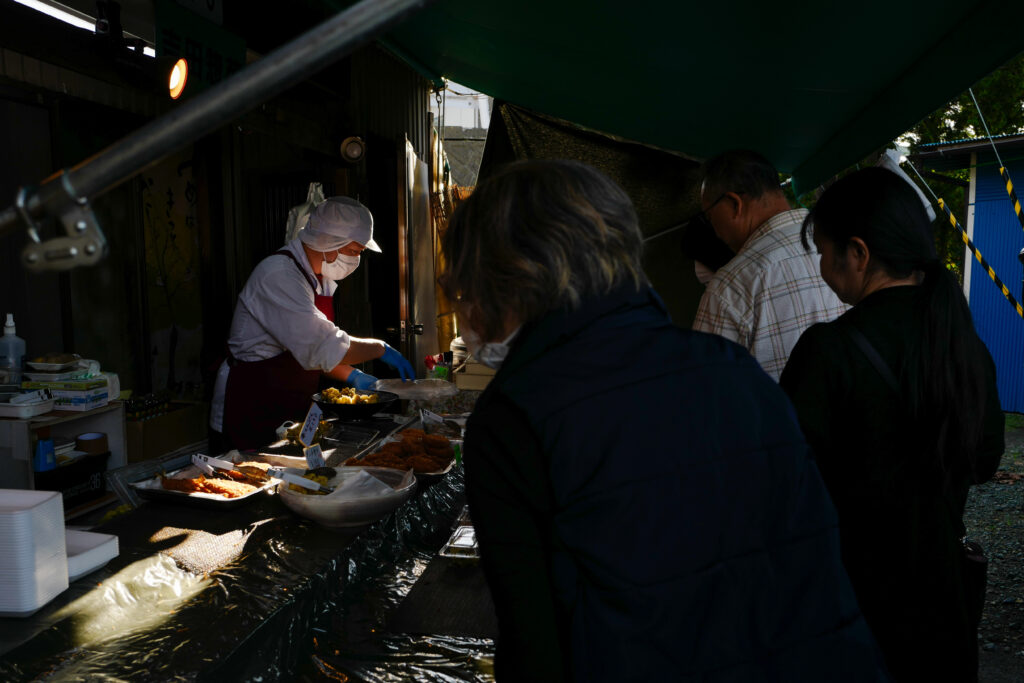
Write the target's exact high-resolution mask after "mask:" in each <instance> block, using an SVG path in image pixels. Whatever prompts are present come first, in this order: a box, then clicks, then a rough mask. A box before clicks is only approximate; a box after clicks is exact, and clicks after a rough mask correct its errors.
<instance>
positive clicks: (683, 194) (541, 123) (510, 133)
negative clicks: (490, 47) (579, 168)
mask: <svg viewBox="0 0 1024 683" xmlns="http://www.w3.org/2000/svg"><path fill="white" fill-rule="evenodd" d="M566 158H567V159H577V160H579V161H583V162H585V163H587V164H590V165H591V166H593V167H595V168H597V169H598V170H600V171H602V172H603V173H605V174H606V175H607V176H608V177H610V178H611V179H612V180H614V181H615V182H617V183H618V184H619V185H620V186H621V187H622V188H623V189H624V190H625V191H626V194H628V195H629V198H630V199H631V200H632V201H633V206H634V207H636V212H637V218H638V219H639V222H640V230H641V232H642V233H643V235H644V238H645V239H646V240H647V241H646V242H645V244H644V272H645V273H646V274H647V277H648V278H650V280H651V284H652V285H654V288H655V289H657V290H658V293H659V294H661V296H662V298H663V299H664V301H665V304H666V305H667V306H668V309H669V313H670V315H671V316H672V319H673V320H674V321H675V322H676V323H677V324H680V325H684V326H689V324H690V322H691V321H692V320H693V316H694V314H695V313H696V311H697V304H698V303H699V301H700V296H701V294H702V293H703V291H704V288H703V287H701V286H700V285H699V284H698V282H697V279H696V276H695V275H694V274H693V263H692V261H691V260H690V259H692V255H690V254H689V253H688V251H687V243H688V241H689V240H688V239H687V234H688V231H687V230H685V229H682V227H681V226H682V225H683V224H685V223H686V222H687V221H688V220H689V219H691V218H692V217H693V216H695V215H696V214H698V213H699V212H700V203H699V199H698V194H699V193H698V184H699V182H700V180H699V176H700V173H699V168H700V165H699V164H698V163H697V162H696V161H694V160H692V159H689V158H687V157H685V156H681V155H678V154H671V153H668V152H665V151H663V150H660V149H657V148H653V147H648V146H645V145H640V144H637V143H634V142H629V141H623V140H619V139H616V138H613V137H609V136H607V135H603V134H600V133H596V132H594V131H589V130H585V129H581V128H579V127H577V126H574V125H572V124H571V123H568V122H566V121H561V120H559V119H555V118H552V117H549V116H544V115H542V114H538V113H536V112H530V111H527V110H525V109H523V108H521V107H516V106H514V105H510V104H507V103H503V102H498V103H496V104H495V107H494V114H493V115H492V116H491V125H490V129H489V130H488V133H487V146H486V148H485V149H484V156H483V160H482V162H481V164H480V179H481V180H482V179H484V178H486V177H487V175H489V174H490V173H493V172H494V171H495V170H496V169H497V168H499V167H500V166H502V165H503V164H505V163H507V162H510V161H515V160H519V159H566ZM673 228H675V229H673ZM712 237H713V236H712ZM722 248H724V249H726V251H728V248H727V247H725V245H724V244H723V245H722ZM729 256H730V257H731V253H730V254H729ZM684 259H685V262H684ZM718 265H721V264H718Z"/></svg>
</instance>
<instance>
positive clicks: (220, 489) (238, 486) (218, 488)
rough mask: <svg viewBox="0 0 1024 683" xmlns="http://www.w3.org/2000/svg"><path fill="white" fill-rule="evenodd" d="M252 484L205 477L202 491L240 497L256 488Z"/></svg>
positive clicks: (227, 496)
mask: <svg viewBox="0 0 1024 683" xmlns="http://www.w3.org/2000/svg"><path fill="white" fill-rule="evenodd" d="M256 488H257V487H255V486H253V485H252V484H246V483H245V482H242V481H232V480H230V479H207V480H206V481H205V482H204V483H203V493H216V494H220V495H222V496H224V497H225V498H241V497H242V496H245V495H248V494H250V493H252V492H253V491H255V490H256Z"/></svg>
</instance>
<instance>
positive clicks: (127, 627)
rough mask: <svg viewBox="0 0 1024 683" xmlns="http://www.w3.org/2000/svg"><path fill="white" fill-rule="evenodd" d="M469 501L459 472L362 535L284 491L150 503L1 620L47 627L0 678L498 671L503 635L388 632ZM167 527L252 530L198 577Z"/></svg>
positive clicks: (14, 629)
mask: <svg viewBox="0 0 1024 683" xmlns="http://www.w3.org/2000/svg"><path fill="white" fill-rule="evenodd" d="M464 501H465V497H464V491H463V478H462V470H461V468H456V469H454V470H453V471H452V472H451V473H450V474H449V475H448V476H446V477H444V478H443V479H442V480H441V481H438V482H436V483H434V484H432V485H428V486H426V487H424V488H422V489H420V490H419V491H418V492H417V493H416V494H415V495H414V496H413V498H411V499H410V500H409V501H408V502H406V503H405V504H404V505H402V506H401V507H400V508H399V509H398V510H396V511H395V512H393V513H392V514H390V515H388V516H387V517H385V518H384V519H382V520H380V521H379V522H377V523H375V524H373V525H371V526H369V527H364V528H363V529H361V530H355V531H348V530H334V529H327V528H324V527H321V526H318V525H316V524H315V523H313V522H310V521H308V520H305V519H302V518H300V517H297V516H295V515H294V514H292V513H291V512H290V511H289V510H287V508H285V507H284V506H283V504H281V502H280V501H279V500H278V499H277V497H276V496H268V497H266V498H264V499H263V500H260V501H258V502H256V503H254V504H253V505H252V506H249V507H246V508H242V509H238V510H232V511H230V512H227V513H224V514H221V515H217V514H215V513H211V512H210V511H208V510H202V511H198V510H187V509H185V508H181V507H177V506H168V505H155V504H147V505H145V506H143V507H142V508H140V509H138V510H136V511H134V512H133V513H131V514H130V515H126V516H124V517H122V518H118V519H115V520H114V521H113V522H111V523H110V524H108V525H105V526H104V527H100V528H97V529H96V530H95V531H99V532H103V533H114V534H117V535H118V536H119V540H120V544H121V554H120V556H119V557H118V558H116V559H115V560H112V561H111V562H110V563H109V564H108V565H107V566H106V567H104V568H103V569H101V570H99V571H97V572H94V573H92V574H90V575H88V576H86V577H83V578H82V579H80V580H79V581H76V582H75V583H73V584H72V587H71V588H70V589H69V590H68V591H66V592H65V593H64V594H62V595H61V596H59V597H58V598H57V599H56V600H54V601H53V602H52V603H50V604H49V605H47V606H46V607H44V608H43V610H41V611H40V612H39V613H37V614H36V615H34V616H33V617H30V618H28V619H25V620H18V619H11V618H8V619H0V641H2V642H7V643H10V642H18V641H19V633H22V635H21V638H23V637H24V635H23V633H24V632H25V631H28V632H33V631H34V635H33V636H32V637H30V638H29V639H28V640H27V641H25V642H21V644H19V645H17V646H16V647H14V648H13V649H10V650H9V651H7V652H6V653H5V654H4V655H3V656H2V657H0V679H2V680H5V681H15V680H37V679H38V680H54V681H58V680H75V681H78V680H131V681H178V680H182V681H187V680H200V681H205V680H210V681H223V680H252V681H275V680H287V681H292V680H334V681H381V682H384V681H410V680H415V681H481V682H483V681H493V676H492V675H491V673H490V672H491V661H492V655H493V650H494V645H493V641H491V640H488V639H474V638H453V637H445V636H411V635H402V634H391V633H387V632H386V630H385V628H384V624H385V623H386V618H387V615H388V614H389V613H390V612H391V611H392V610H393V609H394V608H395V607H397V606H398V604H399V603H400V602H401V601H402V598H403V597H404V596H405V595H406V594H407V593H408V591H409V589H410V588H411V587H412V585H413V584H414V583H415V581H416V578H417V577H418V576H419V574H420V573H421V572H422V571H423V569H424V568H425V567H426V565H427V563H428V562H429V561H430V559H431V558H432V557H434V555H435V554H436V552H437V550H438V549H439V548H441V547H442V546H443V544H444V542H445V541H446V540H447V538H448V535H449V533H450V532H451V529H452V526H453V524H454V522H455V520H456V519H457V517H458V515H459V513H460V511H461V510H462V507H463V505H464ZM167 526H171V527H175V528H185V529H196V530H202V531H204V532H206V533H208V534H220V535H223V536H225V537H227V536H228V532H232V533H235V535H236V536H237V530H238V529H240V528H241V529H245V530H246V532H247V534H246V536H245V540H244V543H245V547H244V549H243V551H242V553H241V555H240V556H239V557H238V559H237V560H235V561H234V562H232V563H231V564H229V565H227V566H225V567H223V568H222V569H219V570H217V571H214V572H211V573H210V574H208V575H206V576H197V575H194V574H190V573H188V572H186V571H183V570H181V569H180V568H179V567H178V566H177V565H176V564H174V563H173V561H172V560H170V558H169V555H168V549H167V547H166V544H167V543H168V542H167V541H166V540H162V541H160V542H159V543H154V542H153V541H152V540H150V539H152V538H153V536H154V534H156V533H157V532H158V531H159V530H160V529H162V528H164V527H167ZM161 544H164V547H162V548H161V547H160V545H161ZM172 554H173V553H172ZM19 628H20V629H22V631H21V632H19Z"/></svg>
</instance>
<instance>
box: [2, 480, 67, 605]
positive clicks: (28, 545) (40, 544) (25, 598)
mask: <svg viewBox="0 0 1024 683" xmlns="http://www.w3.org/2000/svg"><path fill="white" fill-rule="evenodd" d="M67 587H68V558H67V549H66V546H65V535H64V503H63V500H62V499H61V495H60V492H59V491H26V490H22V489H0V616H5V617H24V616H28V615H30V614H32V613H33V612H35V611H36V610H38V609H39V608H40V607H42V606H43V605H45V604H46V603H48V602H49V601H50V600H53V599H54V598H55V597H57V596H58V595H60V594H61V593H62V592H63V591H64V590H66V589H67Z"/></svg>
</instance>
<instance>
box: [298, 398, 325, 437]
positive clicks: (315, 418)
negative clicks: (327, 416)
mask: <svg viewBox="0 0 1024 683" xmlns="http://www.w3.org/2000/svg"><path fill="white" fill-rule="evenodd" d="M323 416H324V412H323V411H322V410H320V406H318V405H317V404H316V403H313V404H311V405H310V406H309V412H308V413H306V421H305V422H303V423H302V430H301V431H300V432H299V443H301V444H302V445H303V446H312V445H313V437H315V436H316V430H317V428H318V427H319V426H320V418H322V417H323Z"/></svg>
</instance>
